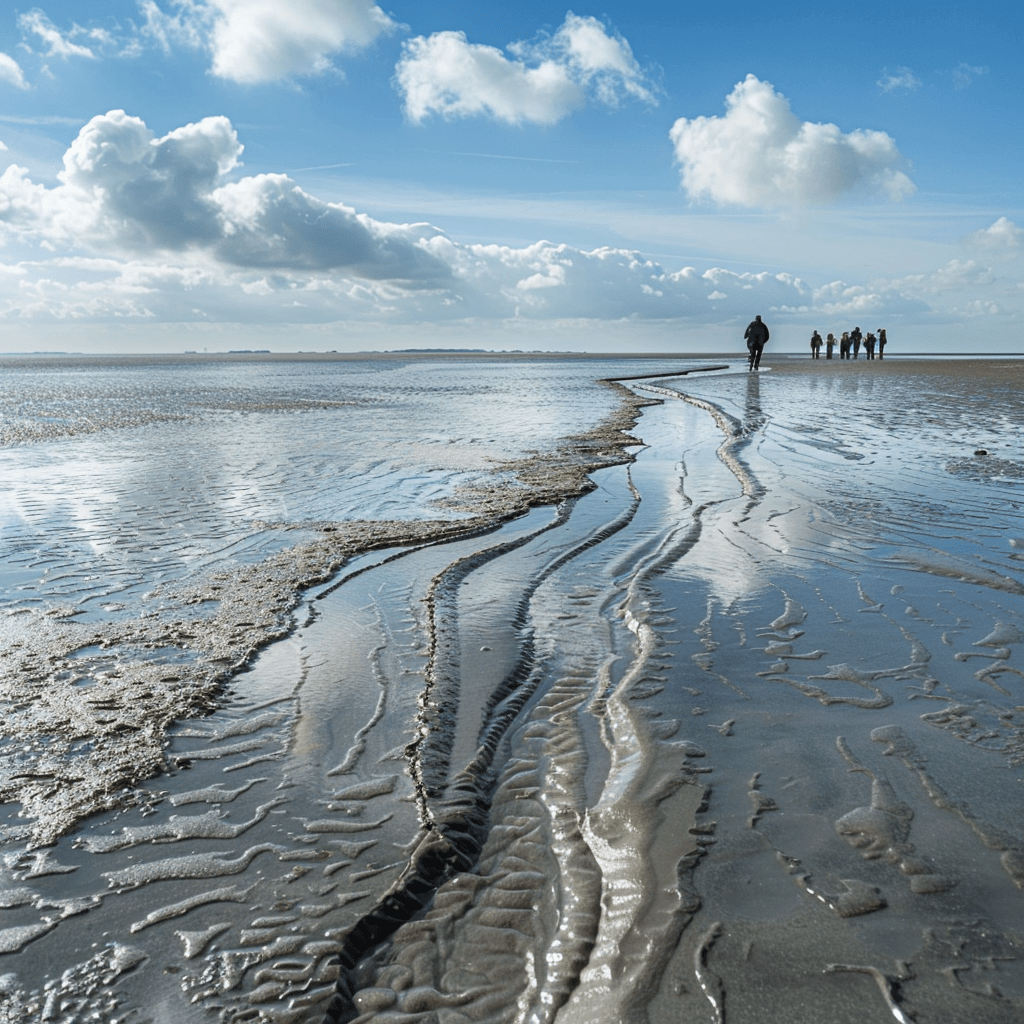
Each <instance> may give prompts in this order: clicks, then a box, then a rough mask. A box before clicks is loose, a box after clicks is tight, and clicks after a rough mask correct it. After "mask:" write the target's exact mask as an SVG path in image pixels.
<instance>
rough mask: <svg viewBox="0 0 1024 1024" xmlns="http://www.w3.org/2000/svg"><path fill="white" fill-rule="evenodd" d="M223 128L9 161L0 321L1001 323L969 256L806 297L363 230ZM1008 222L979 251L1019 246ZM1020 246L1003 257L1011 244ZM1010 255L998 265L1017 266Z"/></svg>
mask: <svg viewBox="0 0 1024 1024" xmlns="http://www.w3.org/2000/svg"><path fill="white" fill-rule="evenodd" d="M241 154H242V145H241V143H240V142H239V140H238V136H237V133H236V131H235V129H234V127H233V126H232V124H231V122H230V121H229V120H228V119H227V118H226V117H208V118H204V119H203V120H201V121H199V122H196V123H194V124H188V125H185V126H183V127H180V128H177V129H174V130H173V131H171V132H168V133H167V134H166V135H164V136H162V137H156V136H155V135H154V133H153V132H152V131H150V129H149V128H148V127H147V126H146V124H145V123H144V122H143V121H142V120H141V119H140V118H137V117H132V116H129V115H128V114H126V113H125V112H124V111H120V110H115V111H110V112H109V113H107V114H103V115H99V116H97V117H94V118H92V120H90V121H89V122H88V124H86V125H85V126H84V127H83V128H82V129H81V131H80V132H79V134H78V137H77V138H76V139H75V140H74V142H73V143H72V144H71V146H70V147H69V148H68V150H67V152H66V153H65V154H64V158H63V165H62V170H61V171H60V172H59V174H58V179H59V183H58V184H57V185H55V186H53V187H47V186H46V185H44V184H41V183H39V182H35V181H33V180H32V179H31V178H30V176H29V173H28V172H27V171H26V170H25V169H24V168H21V167H18V166H16V165H11V166H10V167H8V168H7V170H6V171H5V172H4V173H3V175H2V176H0V238H2V239H3V241H4V242H6V243H7V245H8V246H10V247H11V248H14V247H17V248H19V249H21V251H22V253H24V255H23V256H22V258H21V259H18V260H16V261H14V262H10V263H0V316H3V317H4V318H7V319H9V320H10V319H23V320H39V319H49V320H61V319H63V320H78V321H109V320H124V319H129V320H142V321H154V322H160V321H171V322H188V321H192V322H198V321H203V322H250V323H289V322H294V323H326V322H332V321H338V320H343V319H352V320H362V321H367V322H370V321H373V322H390V323H414V322H437V323H442V322H452V321H456V320H466V319H472V318H478V319H485V320H494V321H500V320H508V319H519V320H526V321H534V322H537V323H540V322H550V323H555V322H559V321H576V320H581V319H590V320H595V319H596V320H604V321H609V322H611V321H617V320H634V321H645V320H646V321H655V320H679V321H683V322H690V323H695V324H704V323H727V322H730V321H734V320H737V319H743V318H747V319H749V317H750V315H752V312H751V311H761V312H763V313H766V314H770V315H776V316H785V317H790V318H797V319H798V318H800V317H804V316H812V315H814V316H819V317H822V318H826V317H827V318H833V322H834V319H836V318H860V319H864V318H865V317H869V316H870V317H875V316H877V317H879V318H881V317H886V318H893V317H896V318H899V317H909V316H917V317H923V318H928V317H931V316H935V315H945V313H944V312H943V309H942V303H943V302H945V301H946V299H947V297H951V298H950V301H953V300H954V299H955V298H956V297H957V296H962V295H966V294H967V293H969V292H977V290H978V289H979V288H980V289H984V290H987V291H988V292H991V293H992V297H991V298H989V299H985V300H972V301H976V303H977V304H976V305H975V306H969V305H968V304H967V302H966V301H965V302H964V304H963V305H962V307H961V308H960V313H959V314H958V315H962V316H965V317H967V316H977V315H991V314H993V313H999V312H1000V311H1001V306H1000V304H999V302H998V301H997V295H996V293H997V292H998V289H999V288H1000V287H1003V285H1004V284H1005V282H1003V284H1001V283H1000V281H1001V279H1000V278H999V277H998V275H996V274H995V273H994V272H993V271H992V270H991V269H990V268H987V267H984V266H980V265H977V264H975V262H974V261H972V260H966V261H960V260H954V261H952V262H950V263H949V264H947V266H945V267H942V268H939V269H938V270H936V271H935V272H933V273H931V274H919V275H913V276H909V277H905V278H901V279H899V280H882V279H879V280H874V281H868V282H860V283H858V282H852V283H851V282H844V281H834V282H829V283H826V284H822V285H813V284H811V283H808V282H807V281H805V280H803V279H801V278H800V277H799V276H796V275H793V274H788V273H770V272H767V271H762V272H759V273H752V272H743V273H739V272H736V271H732V270H726V269H723V268H720V267H713V266H711V267H706V268H703V269H698V268H696V267H693V266H686V267H682V268H679V269H675V270H673V269H669V268H666V267H664V266H663V265H662V264H660V263H659V262H657V261H655V260H653V259H650V258H648V257H646V256H644V255H643V254H641V253H639V252H636V251H634V250H628V249H622V248H615V247H607V246H605V247H598V248H595V249H591V250H583V249H579V248H575V247H573V246H570V245H565V244H557V243H554V242H550V241H545V240H541V241H537V242H535V243H533V244H530V245H525V246H521V247H515V246H507V245H493V244H464V243H460V242H456V241H455V240H453V239H452V238H450V237H449V236H448V235H447V234H445V232H444V231H442V230H441V229H439V228H437V227H434V226H432V225H430V224H427V223H407V224H397V223H390V222H387V221H380V220H376V219H374V218H372V217H370V216H368V215H367V214H364V213H359V212H357V211H356V210H355V209H353V208H351V207H348V206H345V205H343V204H341V203H333V202H326V201H324V200H321V199H319V198H317V197H315V196H313V195H311V194H309V193H308V192H306V191H305V190H303V189H302V188H301V187H300V186H299V185H298V184H296V183H295V182H294V181H293V180H292V179H290V178H289V177H288V176H287V175H284V174H259V175H250V176H245V175H241V174H240V173H239V172H240V163H239V161H240V157H241ZM1022 236H1024V232H1022V231H1021V229H1020V228H1018V227H1017V226H1016V225H1015V224H1013V223H1012V222H1011V221H1009V220H1008V219H1007V218H1005V217H1003V218H1000V219H999V220H997V221H996V222H995V223H994V224H993V225H992V226H991V227H990V228H988V229H986V230H984V231H981V232H977V233H976V236H974V244H975V245H977V246H979V247H982V248H984V247H986V246H987V247H989V248H993V247H1000V248H1001V250H1012V251H1013V252H1015V251H1016V250H1017V249H1019V248H1020V245H1021V238H1022ZM1015 247H1016V248H1015ZM1012 254H1013V253H1012V252H1011V258H1012Z"/></svg>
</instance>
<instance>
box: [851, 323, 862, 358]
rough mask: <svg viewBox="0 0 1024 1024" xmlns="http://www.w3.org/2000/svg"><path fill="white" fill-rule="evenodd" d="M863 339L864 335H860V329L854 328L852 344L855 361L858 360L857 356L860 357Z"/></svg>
mask: <svg viewBox="0 0 1024 1024" xmlns="http://www.w3.org/2000/svg"><path fill="white" fill-rule="evenodd" d="M863 337H864V335H863V334H861V333H860V328H859V327H854V329H853V330H852V331H850V344H852V345H853V358H854V359H856V358H857V356H859V355H860V343H861V339H862V338H863Z"/></svg>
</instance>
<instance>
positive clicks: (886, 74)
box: [877, 68, 921, 92]
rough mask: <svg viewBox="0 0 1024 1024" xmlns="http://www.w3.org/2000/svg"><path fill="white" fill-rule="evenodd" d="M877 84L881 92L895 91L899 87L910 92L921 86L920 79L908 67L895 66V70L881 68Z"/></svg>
mask: <svg viewBox="0 0 1024 1024" xmlns="http://www.w3.org/2000/svg"><path fill="white" fill-rule="evenodd" d="M877 85H878V88H879V89H881V90H882V92H897V91H898V90H900V89H904V90H906V91H907V92H910V91H912V90H914V89H920V88H921V79H920V78H918V77H917V75H915V74H914V72H913V71H911V70H910V68H896V70H895V71H890V70H889V69H888V68H883V69H882V76H881V78H879V79H878V82H877Z"/></svg>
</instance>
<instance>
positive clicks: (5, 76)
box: [0, 53, 28, 89]
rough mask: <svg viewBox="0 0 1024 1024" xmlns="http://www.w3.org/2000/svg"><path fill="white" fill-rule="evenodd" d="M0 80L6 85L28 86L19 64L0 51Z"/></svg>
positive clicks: (23, 87) (24, 87) (21, 87)
mask: <svg viewBox="0 0 1024 1024" xmlns="http://www.w3.org/2000/svg"><path fill="white" fill-rule="evenodd" d="M0 82H7V83H8V85H13V86H16V87H17V88H19V89H27V88H28V83H27V82H26V81H25V76H24V74H23V73H22V70H21V65H20V64H18V62H17V61H16V60H15V59H14V58H13V57H9V56H8V55H7V54H6V53H0Z"/></svg>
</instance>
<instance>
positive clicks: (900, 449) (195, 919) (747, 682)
mask: <svg viewBox="0 0 1024 1024" xmlns="http://www.w3.org/2000/svg"><path fill="white" fill-rule="evenodd" d="M765 364H766V365H767V366H769V367H770V369H769V370H768V371H767V372H762V373H760V374H748V373H746V372H745V370H738V371H732V372H724V373H715V374H708V375H702V376H699V377H698V376H695V375H691V376H688V377H680V378H675V379H673V378H664V377H659V378H657V379H654V378H652V379H651V380H650V382H644V381H642V380H640V381H631V382H630V387H631V389H633V390H634V391H635V393H636V395H637V396H638V397H639V400H640V401H643V402H648V401H654V400H657V401H658V402H659V404H657V405H652V406H647V407H644V408H643V409H642V415H641V418H640V420H639V422H638V424H637V425H636V427H635V428H634V429H633V431H632V433H633V435H634V437H635V438H636V439H638V441H639V440H640V439H642V442H643V446H642V447H641V446H640V445H639V444H637V445H634V446H632V447H631V448H630V452H631V453H632V454H634V455H635V456H636V458H635V461H634V462H633V463H632V464H631V465H628V466H627V465H614V464H609V463H613V462H614V461H615V460H614V457H613V456H612V455H610V454H608V453H614V451H615V450H616V446H615V440H616V439H615V436H614V434H615V432H617V431H620V430H621V429H622V427H623V426H624V425H627V424H626V421H621V422H620V421H615V422H614V423H612V425H611V433H608V432H606V433H605V434H604V435H603V436H602V437H601V438H599V439H597V440H595V441H594V442H593V443H592V444H591V445H590V447H588V446H587V445H585V444H584V445H582V446H581V447H580V449H579V450H580V451H581V452H583V455H581V456H580V457H579V459H578V460H577V463H576V464H577V465H580V466H583V467H587V466H593V465H595V464H598V463H599V460H598V459H594V458H593V457H592V455H590V454H587V453H588V452H593V451H599V452H600V453H602V454H601V458H605V459H606V465H605V468H600V469H596V470H593V471H592V473H591V478H592V480H593V485H594V486H593V488H592V489H590V490H587V487H588V486H589V485H584V486H580V485H579V484H573V487H572V489H573V490H574V491H575V494H574V495H573V496H571V497H568V498H567V499H566V500H564V501H562V502H560V503H557V504H554V505H547V504H544V499H543V498H538V501H536V502H527V503H524V505H523V506H522V507H521V508H520V509H519V510H518V512H519V514H518V515H516V516H515V517H513V518H509V519H506V520H503V521H502V522H493V523H492V524H491V526H490V528H482V524H473V528H472V529H467V530H465V531H464V535H461V536H457V537H450V536H447V537H446V536H444V534H443V532H436V533H435V534H431V533H430V531H429V530H427V531H424V535H423V537H422V538H421V540H420V542H412V541H410V540H409V539H407V538H403V539H402V543H394V544H392V545H391V546H387V545H386V544H385V545H384V546H382V547H381V548H380V550H376V551H370V552H366V553H365V554H362V555H356V556H354V557H352V558H350V560H349V561H348V562H347V563H346V564H345V565H344V566H343V567H342V568H341V569H339V570H338V571H337V573H336V575H334V576H330V577H329V578H328V577H327V576H326V574H325V578H324V579H323V581H322V582H321V583H319V584H317V585H316V586H313V587H312V588H311V589H309V590H308V591H307V592H306V593H305V595H304V597H303V600H302V603H301V605H300V606H299V614H298V620H297V621H298V626H297V628H296V629H294V630H293V631H292V632H291V633H290V634H289V635H288V636H287V637H286V638H285V639H282V640H278V641H277V642H275V643H272V644H270V645H269V646H266V647H264V648H263V649H262V651H261V653H259V655H258V656H257V657H256V658H255V659H254V660H253V661H252V663H251V665H250V667H249V668H248V669H246V670H245V671H243V672H242V673H241V674H238V675H236V676H235V677H234V678H233V679H232V680H231V682H230V684H229V689H228V691H227V692H226V693H224V694H223V695H222V696H221V698H220V699H219V701H218V704H219V708H218V710H216V711H214V712H213V713H212V714H210V715H208V716H206V717H204V718H197V719H193V720H190V721H186V722H182V723H180V724H178V725H169V726H168V735H169V736H170V737H171V740H170V742H171V747H170V753H169V756H170V761H171V764H172V765H173V766H174V770H173V771H172V772H171V773H170V774H169V775H163V776H161V777H159V778H157V779H154V780H153V781H152V782H151V783H149V784H147V786H145V787H144V788H143V789H142V790H141V791H140V792H141V793H143V794H145V795H143V796H142V797H140V798H139V799H137V800H136V802H135V806H132V807H127V808H123V809H118V810H114V811H112V812H110V813H107V814H101V815H95V816H93V817H91V818H89V819H88V820H87V821H86V822H85V823H84V824H83V825H82V826H81V827H80V828H79V829H78V830H77V831H75V832H74V833H72V834H69V835H67V836H64V837H63V838H59V839H57V840H56V841H55V842H54V843H53V844H52V845H47V846H43V847H39V848H35V849H32V848H30V846H24V847H22V848H20V849H19V848H18V847H17V846H16V845H13V844H9V845H8V849H9V850H10V853H9V854H8V855H7V856H5V857H4V860H3V869H2V870H3V879H2V882H0V901H2V906H3V907H4V918H5V923H4V926H3V928H2V929H0V949H2V950H3V951H4V953H5V955H3V957H2V959H0V1008H2V1012H3V1013H5V1014H6V1015H7V1019H9V1020H12V1021H19V1022H20V1021H29V1020H40V1019H41V1020H51V1019H52V1020H71V1019H76V1020H86V1019H96V1020H104V1021H115V1020H117V1021H120V1020H124V1021H128V1020H132V1021H140V1020H152V1021H154V1022H159V1024H164V1022H168V1024H177V1022H179V1021H182V1022H184V1021H208V1020H223V1021H243V1020H267V1021H271V1020H272V1021H281V1022H284V1021H317V1022H319V1021H321V1020H322V1019H324V1016H325V1014H326V1015H327V1016H328V1019H330V1020H332V1021H347V1020H360V1021H369V1020H374V1021H376V1020H380V1021H392V1022H396V1024H397V1022H398V1021H402V1022H411V1021H421V1020H422V1021H424V1022H427V1021H438V1022H441V1021H443V1022H445V1024H456V1022H460V1024H461V1022H476V1021H495V1022H496V1021H503V1022H504V1021H558V1022H560V1024H575V1022H581V1021H602V1022H604V1021H607V1022H615V1024H617V1022H623V1024H625V1022H629V1024H633V1022H642V1021H644V1020H647V1021H651V1022H652V1024H661V1022H666V1024H667V1022H669V1021H672V1022H675V1021H679V1020H688V1021H695V1022H708V1024H712V1022H713V1024H721V1022H726V1021H728V1022H729V1024H735V1022H751V1024H753V1022H758V1024H773V1022H779V1024H783V1022H785V1024H800V1022H804V1021H807V1022H811V1021H814V1022H820V1021H822V1020H827V1021H829V1022H830V1024H832V1022H835V1024H846V1022H851V1024H852V1022H854V1021H856V1022H858V1024H861V1022H870V1021H879V1022H882V1021H891V1020H893V1019H895V1020H897V1021H909V1020H914V1021H918V1022H945V1021H949V1020H971V1021H982V1022H988V1021H991V1022H999V1024H1004V1022H1005V1024H1009V1022H1013V1021H1017V1020H1019V1019H1021V1016H1022V1015H1024V968H1022V965H1021V958H1022V957H1024V938H1022V934H1024V928H1022V927H1021V925H1020V921H1021V920H1022V917H1021V909H1022V906H1021V903H1022V898H1024V894H1022V891H1021V889H1022V886H1024V830H1022V827H1021V821H1022V820H1024V817H1022V814H1021V811H1022V809H1024V808H1022V803H1024V791H1022V785H1024V784H1022V776H1024V732H1022V724H1024V717H1022V716H1024V696H1022V687H1024V681H1022V680H1024V665H1022V664H1021V660H1020V659H1021V655H1020V644H1021V641H1022V640H1024V621H1022V612H1024V602H1022V595H1024V575H1022V571H1021V559H1022V557H1024V514H1022V502H1024V495H1022V493H1021V491H1020V488H1021V486H1022V483H1024V471H1022V467H1024V459H1022V456H1024V417H1022V410H1021V399H1020V395H1021V393H1022V392H1021V384H1022V383H1024V379H1022V367H1021V364H1020V363H1018V362H1016V361H1010V360H1000V361H990V362H980V361H979V362H972V363H964V362H960V361H956V362H945V361H935V362H929V363H921V362H918V361H916V360H915V361H913V362H910V361H903V360H897V359H895V358H891V359H887V360H885V361H884V362H881V363H879V362H878V361H875V362H874V363H873V364H865V363H864V362H863V361H860V362H853V361H851V362H850V363H844V364H839V363H837V362H836V361H833V362H831V363H829V362H828V361H825V360H820V361H817V362H815V363H812V362H811V361H810V360H805V361H804V360H801V361H798V360H795V359H792V360H783V359H776V360H769V359H768V358H767V357H766V359H765ZM630 409H635V410H639V406H638V404H637V403H631V404H630V406H628V407H626V409H625V410H624V415H625V416H627V417H629V416H632V415H633V413H632V412H630V411H629V410H630ZM982 451H984V452H986V454H976V452H982ZM520 468H521V470H522V472H523V473H524V474H528V473H530V472H532V473H533V474H534V477H533V479H534V483H535V485H536V487H537V491H536V493H537V494H538V496H539V495H541V494H542V493H543V494H546V495H548V496H550V495H551V494H552V491H547V492H544V491H543V486H551V487H557V477H558V475H559V473H558V472H552V469H553V468H554V467H553V464H546V463H545V460H543V459H537V460H534V461H533V462H532V463H531V464H527V463H524V464H523V466H522V467H520ZM477 497H479V495H478V496H477ZM503 500H504V499H503V498H502V497H501V496H496V505H500V504H501V502H502V501H503ZM531 505H532V506H533V507H530V506H531ZM435 535H436V537H437V540H438V541H441V542H440V543H435V542H434V541H433V539H432V538H433V537H434V536H435ZM11 825H13V822H12V823H11ZM90 1015H91V1016H90Z"/></svg>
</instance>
